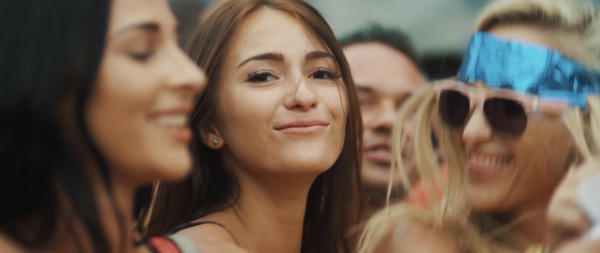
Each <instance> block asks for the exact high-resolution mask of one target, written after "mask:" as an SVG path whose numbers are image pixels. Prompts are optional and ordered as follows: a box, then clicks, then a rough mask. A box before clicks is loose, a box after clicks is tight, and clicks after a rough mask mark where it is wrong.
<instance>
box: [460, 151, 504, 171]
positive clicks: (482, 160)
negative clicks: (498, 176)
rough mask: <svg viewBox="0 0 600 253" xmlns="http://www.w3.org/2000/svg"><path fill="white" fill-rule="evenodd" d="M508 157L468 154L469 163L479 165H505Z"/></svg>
mask: <svg viewBox="0 0 600 253" xmlns="http://www.w3.org/2000/svg"><path fill="white" fill-rule="evenodd" d="M510 161H511V159H510V157H506V156H492V155H475V154H472V155H470V156H469V163H470V164H473V165H475V166H479V167H486V168H492V167H505V166H507V165H508V164H509V163H510Z"/></svg>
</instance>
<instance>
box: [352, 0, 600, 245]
mask: <svg viewBox="0 0 600 253" xmlns="http://www.w3.org/2000/svg"><path fill="white" fill-rule="evenodd" d="M599 16H600V12H598V11H597V10H595V9H594V8H593V6H592V5H585V4H582V1H571V0H519V1H496V2H493V3H492V4H491V5H490V6H489V7H487V8H486V9H485V10H484V11H483V13H482V14H481V17H480V19H479V21H478V23H477V25H476V30H477V31H476V32H475V33H474V34H473V37H472V39H471V42H470V45H469V47H468V50H467V52H466V54H465V56H464V59H463V64H462V66H461V69H460V71H459V74H458V76H457V77H456V78H455V79H452V80H444V81H441V82H437V83H436V84H435V87H433V86H429V87H427V89H428V90H427V91H426V92H427V93H429V96H428V97H427V98H426V99H423V100H422V101H418V102H416V103H411V104H413V105H416V106H413V108H412V109H411V110H412V111H415V109H414V107H418V109H416V111H417V113H416V114H415V116H414V117H415V118H417V119H418V120H417V121H418V122H419V123H418V124H417V127H416V134H415V135H416V136H417V137H416V139H418V140H424V141H417V142H414V143H409V145H414V147H415V150H416V159H417V164H418V166H417V167H418V170H419V174H420V176H421V178H423V180H425V181H426V182H429V185H430V190H429V192H431V193H433V194H431V195H434V194H435V193H436V192H438V191H436V189H434V188H433V187H435V186H436V185H438V184H435V183H434V182H440V178H441V176H440V173H439V171H438V166H437V160H436V159H435V158H436V157H435V153H434V150H433V148H432V147H431V146H430V145H429V142H428V141H425V140H427V139H430V138H431V137H430V136H431V135H430V133H431V132H430V129H431V126H432V125H434V126H439V127H437V128H436V132H437V133H438V134H439V136H440V137H441V138H440V146H441V149H442V153H443V159H444V161H445V163H446V165H447V168H448V170H447V171H448V176H447V181H446V182H445V183H444V184H443V187H442V188H443V190H442V191H441V193H442V196H441V197H440V198H438V196H429V197H430V199H431V202H434V203H432V205H431V212H423V210H415V208H413V207H407V206H395V207H392V208H393V210H394V214H393V215H392V216H391V217H393V218H389V219H387V218H388V217H386V215H387V214H388V213H380V214H378V215H377V218H376V219H373V222H370V224H369V225H368V227H367V232H365V234H364V236H363V240H362V242H363V243H362V246H361V252H373V251H374V250H375V249H376V248H377V247H378V246H379V243H380V242H382V238H385V237H384V236H386V235H384V233H378V232H377V230H378V229H381V228H380V227H381V226H385V227H386V229H390V226H398V224H402V223H403V222H409V223H411V222H412V223H419V224H418V225H423V226H427V227H429V228H436V229H437V228H440V229H439V231H440V232H441V233H440V235H441V236H443V237H448V236H449V237H450V238H452V234H456V235H465V237H464V238H460V237H454V238H455V241H456V242H457V243H456V244H455V245H454V247H456V248H457V249H458V250H459V251H460V252H526V250H531V252H534V251H535V252H541V248H542V246H543V244H547V243H550V244H552V242H551V241H548V238H547V235H546V232H547V225H548V222H547V220H546V216H545V214H546V212H547V209H548V205H549V203H550V200H551V198H552V196H553V193H554V192H555V190H556V189H557V187H558V185H559V183H560V181H561V180H562V178H563V177H564V176H565V175H566V174H567V173H568V171H569V170H572V169H573V167H574V166H577V165H578V164H579V163H580V162H581V161H584V160H589V159H591V158H592V156H594V155H598V151H599V150H600V149H599V147H600V143H599V141H600V139H599V138H598V136H600V133H599V132H598V131H600V127H598V123H597V122H598V118H599V117H600V114H599V109H600V104H599V98H598V95H599V94H600V57H599V56H600V53H599V52H600V47H599V46H598V43H597V41H598V39H599V38H600V22H599V19H598V17H599ZM407 110H408V109H407ZM407 110H404V111H403V112H401V113H400V114H401V115H404V116H400V117H399V120H398V121H397V126H402V122H405V121H406V120H407V117H406V115H408V113H409V112H410V111H407ZM403 144H405V143H403V140H402V139H400V138H396V143H394V145H396V147H399V146H400V147H401V146H402V145H403ZM396 158H397V161H399V162H398V163H397V164H398V166H399V167H400V166H402V164H403V163H402V162H401V161H402V159H404V158H403V157H402V156H400V155H397V156H396ZM399 171H400V173H402V170H399ZM404 177H405V178H406V177H407V175H404ZM423 220H425V221H424V222H423ZM390 221H393V222H390ZM415 221H416V222H415ZM378 225H380V226H378ZM393 230H394V229H393V228H392V229H391V231H393ZM448 230H450V231H452V230H459V231H461V232H462V233H461V232H459V233H446V232H448ZM388 231H389V230H388ZM398 231H399V230H396V232H398ZM430 232H431V231H430ZM567 233H568V234H570V231H568V232H567ZM404 234H405V233H402V232H400V233H396V235H395V236H394V239H396V240H397V241H396V242H395V243H397V244H398V241H400V242H405V243H415V242H414V241H412V242H406V241H403V239H402V238H403V235H404ZM388 235H389V234H388ZM550 239H551V238H550ZM429 241H431V240H429V239H428V238H425V240H423V241H420V242H417V243H420V244H427V243H428V242H429ZM473 242H476V243H473ZM384 244H385V243H384ZM536 250H539V251H536ZM527 252H530V251H527Z"/></svg>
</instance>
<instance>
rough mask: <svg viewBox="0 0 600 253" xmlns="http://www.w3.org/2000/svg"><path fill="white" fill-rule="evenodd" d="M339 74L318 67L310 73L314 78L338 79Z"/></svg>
mask: <svg viewBox="0 0 600 253" xmlns="http://www.w3.org/2000/svg"><path fill="white" fill-rule="evenodd" d="M339 77H340V75H339V74H336V73H333V72H331V71H329V70H327V69H318V70H316V71H315V72H313V73H312V74H311V75H310V78H314V79H338V78H339Z"/></svg>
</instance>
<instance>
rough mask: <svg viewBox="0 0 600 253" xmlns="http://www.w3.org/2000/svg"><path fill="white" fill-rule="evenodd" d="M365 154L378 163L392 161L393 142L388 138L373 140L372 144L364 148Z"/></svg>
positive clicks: (389, 162)
mask: <svg viewBox="0 0 600 253" xmlns="http://www.w3.org/2000/svg"><path fill="white" fill-rule="evenodd" d="M364 154H365V155H366V156H367V158H368V159H369V160H371V161H373V162H376V163H385V164H391V163H392V150H391V143H390V141H389V140H387V139H382V140H379V141H375V142H371V144H367V145H366V149H364Z"/></svg>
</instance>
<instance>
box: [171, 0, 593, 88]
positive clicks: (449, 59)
mask: <svg viewBox="0 0 600 253" xmlns="http://www.w3.org/2000/svg"><path fill="white" fill-rule="evenodd" d="M223 1H227V0H169V2H170V3H171V4H172V8H173V11H174V12H175V15H177V17H178V18H179V19H180V20H179V22H180V24H182V25H184V26H185V27H184V30H185V31H183V37H184V38H185V37H186V36H188V34H191V33H192V32H193V30H194V29H195V27H194V24H196V22H197V21H198V20H201V19H202V16H205V13H209V12H210V11H211V10H212V9H213V8H214V7H215V6H216V5H218V4H219V3H220V2H223ZM306 1H307V2H309V3H310V4H312V5H313V6H315V7H316V8H317V9H319V11H320V12H321V13H322V14H323V15H324V16H325V18H326V19H327V21H328V22H329V24H330V25H331V27H332V28H333V30H334V32H335V33H336V36H338V37H341V36H344V35H347V34H349V33H351V32H352V31H356V30H357V29H360V28H363V27H366V26H369V25H371V24H380V25H382V26H385V27H387V28H395V29H398V30H400V31H402V32H404V33H405V34H406V35H408V36H409V38H410V40H411V41H412V44H413V46H414V48H415V50H416V51H417V53H418V54H419V56H420V60H421V67H422V69H423V71H424V72H425V73H426V74H427V75H428V76H429V77H430V78H432V79H437V78H445V77H448V76H452V75H453V74H455V73H456V70H457V69H458V67H459V65H460V62H461V60H462V59H461V55H462V54H463V52H464V50H465V47H466V46H467V45H468V40H469V38H470V36H471V33H472V30H473V28H472V27H471V26H472V24H473V23H474V20H475V18H476V17H477V13H479V12H480V11H481V9H482V8H483V7H484V6H486V4H487V3H489V2H490V1H492V0H306ZM594 2H595V3H600V0H594Z"/></svg>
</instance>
